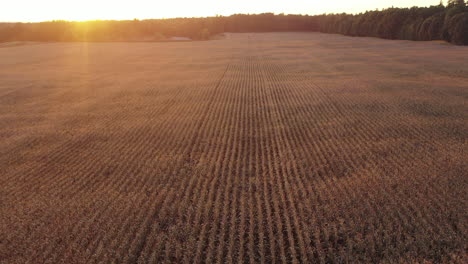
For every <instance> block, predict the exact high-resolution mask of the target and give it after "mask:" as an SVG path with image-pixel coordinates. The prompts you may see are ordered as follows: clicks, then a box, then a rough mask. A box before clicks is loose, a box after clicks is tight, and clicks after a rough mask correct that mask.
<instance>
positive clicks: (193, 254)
mask: <svg viewBox="0 0 468 264" xmlns="http://www.w3.org/2000/svg"><path fill="white" fill-rule="evenodd" d="M467 99H468V47H458V46H451V45H445V44H441V43H436V42H409V41H389V40H380V39H373V38H351V37H344V36H338V35H325V34H319V33H263V34H227V35H226V37H225V38H224V39H220V40H212V41H199V42H183V43H176V42H166V43H10V44H2V46H0V263H2V264H3V263H8V264H10V263H98V262H99V263H200V262H207V263H405V262H406V263H444V262H445V263H466V262H467V260H468V257H467V254H466V246H467V242H468V241H467V235H468V230H467V223H468V214H467V212H468V206H467V201H468V198H467V194H466V190H467V187H468V186H467V185H468V184H467V183H468V177H467V160H468V154H467V153H468V152H467V149H468V148H467V143H466V141H467V136H468V133H467V131H468V122H467V114H468V112H467V105H466V102H467ZM424 261H428V262H424Z"/></svg>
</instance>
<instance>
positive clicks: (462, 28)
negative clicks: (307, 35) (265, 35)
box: [0, 0, 468, 45]
mask: <svg viewBox="0 0 468 264" xmlns="http://www.w3.org/2000/svg"><path fill="white" fill-rule="evenodd" d="M272 31H314V32H324V33H339V34H344V35H349V36H366V37H380V38H386V39H407V40H446V41H448V42H451V43H454V44H459V45H468V7H467V6H466V3H465V2H464V0H449V2H448V4H447V5H443V4H442V3H441V4H440V5H437V6H430V7H412V8H388V9H384V10H380V11H379V10H376V11H368V12H365V13H360V14H356V15H352V14H344V13H343V14H324V15H316V16H309V15H284V14H279V15H274V14H272V13H264V14H247V15H246V14H236V15H231V16H216V17H207V18H173V19H148V20H136V19H135V20H127V21H114V20H105V21H104V20H96V21H86V22H69V21H48V22H40V23H3V24H0V42H2V41H3V42H5V41H158V40H164V39H166V38H167V37H171V36H184V37H189V38H192V39H195V40H203V39H208V38H210V37H211V36H212V35H216V34H219V33H223V32H272Z"/></svg>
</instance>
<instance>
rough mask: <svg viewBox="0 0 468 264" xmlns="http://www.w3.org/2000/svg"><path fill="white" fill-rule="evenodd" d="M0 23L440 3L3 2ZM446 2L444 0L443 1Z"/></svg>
mask: <svg viewBox="0 0 468 264" xmlns="http://www.w3.org/2000/svg"><path fill="white" fill-rule="evenodd" d="M2 2H3V3H2V4H1V5H0V10H1V11H0V21H9V22H13V21H25V22H29V21H30V22H36V21H46V20H54V19H65V20H92V19H134V18H138V19H145V18H170V17H199V16H214V15H217V14H218V15H231V14H235V13H264V12H273V13H285V14H322V13H341V12H347V13H359V12H363V11H366V10H375V9H376V8H379V9H381V8H387V7H391V6H395V7H410V6H430V5H436V4H439V2H440V0H352V1H351V0H281V1H277V0H257V1H255V0H235V1H233V0H230V1H223V0H193V1H188V0H165V1H156V0H132V1H129V0H5V1H2ZM444 2H446V0H444Z"/></svg>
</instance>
